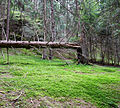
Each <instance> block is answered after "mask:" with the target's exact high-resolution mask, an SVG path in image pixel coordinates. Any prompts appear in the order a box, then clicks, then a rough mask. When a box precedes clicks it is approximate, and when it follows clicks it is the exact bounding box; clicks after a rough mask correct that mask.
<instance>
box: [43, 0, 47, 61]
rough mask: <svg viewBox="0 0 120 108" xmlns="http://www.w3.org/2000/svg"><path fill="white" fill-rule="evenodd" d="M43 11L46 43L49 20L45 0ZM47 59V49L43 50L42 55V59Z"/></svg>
mask: <svg viewBox="0 0 120 108" xmlns="http://www.w3.org/2000/svg"><path fill="white" fill-rule="evenodd" d="M43 10H44V42H45V41H46V38H47V31H46V30H47V24H46V20H47V18H46V16H47V14H46V12H47V10H46V0H44V3H43ZM46 58H47V51H46V49H43V54H42V59H46Z"/></svg>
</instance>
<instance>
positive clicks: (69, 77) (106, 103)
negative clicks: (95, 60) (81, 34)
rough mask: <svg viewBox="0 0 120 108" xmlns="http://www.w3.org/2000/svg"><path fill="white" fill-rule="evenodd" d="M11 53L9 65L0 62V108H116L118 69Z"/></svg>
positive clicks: (119, 91)
mask: <svg viewBox="0 0 120 108" xmlns="http://www.w3.org/2000/svg"><path fill="white" fill-rule="evenodd" d="M11 52H12V53H11V55H10V64H9V65H8V64H4V62H0V106H1V107H2V106H3V107H19V108H34V107H40V108H51V107H52V108H64V107H66V108H69V107H70V108H71V107H74V108H75V107H76V108H97V107H98V108H103V107H104V108H117V107H118V108H119V105H120V103H119V102H120V68H118V67H106V66H98V65H82V64H81V65H76V64H74V63H73V62H72V61H71V60H70V61H69V65H68V64H66V62H65V61H64V60H60V59H53V60H42V59H40V57H39V56H35V55H34V54H32V53H31V52H30V51H29V50H23V52H21V53H20V52H19V51H18V53H17V54H16V53H15V52H14V50H12V51H11ZM13 52H14V53H13ZM26 54H29V55H26ZM0 59H3V58H0ZM3 61H4V60H3Z"/></svg>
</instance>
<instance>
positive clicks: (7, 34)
mask: <svg viewBox="0 0 120 108" xmlns="http://www.w3.org/2000/svg"><path fill="white" fill-rule="evenodd" d="M10 1H11V0H8V6H7V30H6V37H7V41H9V23H10ZM7 64H9V49H8V48H7Z"/></svg>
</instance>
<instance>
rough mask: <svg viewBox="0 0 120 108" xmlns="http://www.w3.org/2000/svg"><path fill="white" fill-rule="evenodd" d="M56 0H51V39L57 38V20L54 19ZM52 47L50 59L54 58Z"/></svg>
mask: <svg viewBox="0 0 120 108" xmlns="http://www.w3.org/2000/svg"><path fill="white" fill-rule="evenodd" d="M53 2H54V0H51V1H50V3H51V31H52V36H51V37H50V41H52V42H53V41H54V40H55V21H54V6H53ZM52 52H53V51H52V49H49V59H50V60H51V59H52V58H53V53H52Z"/></svg>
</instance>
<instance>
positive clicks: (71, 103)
mask: <svg viewBox="0 0 120 108" xmlns="http://www.w3.org/2000/svg"><path fill="white" fill-rule="evenodd" d="M60 100H61V101H60ZM28 103H29V105H30V104H31V108H37V107H47V108H74V107H76V108H96V107H95V106H94V105H92V104H90V103H88V102H85V101H84V100H81V99H71V100H65V98H64V97H62V98H58V99H56V100H55V99H52V98H50V97H40V98H39V99H32V98H31V99H29V100H28Z"/></svg>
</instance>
